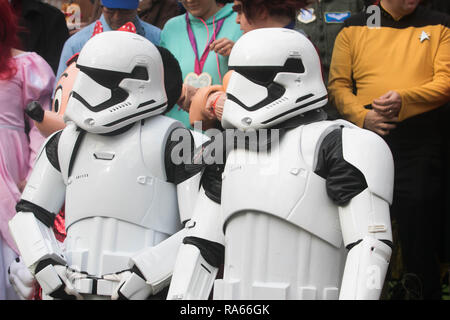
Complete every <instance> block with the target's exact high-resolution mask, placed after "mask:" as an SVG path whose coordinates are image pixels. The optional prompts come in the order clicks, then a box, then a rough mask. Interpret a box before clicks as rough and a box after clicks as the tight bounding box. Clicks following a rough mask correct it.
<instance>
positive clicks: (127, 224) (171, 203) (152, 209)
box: [60, 116, 181, 275]
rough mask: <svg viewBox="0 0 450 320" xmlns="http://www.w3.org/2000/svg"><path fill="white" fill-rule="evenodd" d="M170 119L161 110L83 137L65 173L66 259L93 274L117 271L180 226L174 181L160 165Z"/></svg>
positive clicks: (171, 122) (64, 169) (162, 160)
mask: <svg viewBox="0 0 450 320" xmlns="http://www.w3.org/2000/svg"><path fill="white" fill-rule="evenodd" d="M174 125H175V124H174V121H172V120H169V119H168V118H165V117H162V116H160V117H154V118H151V119H149V120H147V121H146V122H145V124H142V123H140V122H139V123H136V124H135V125H134V126H133V127H132V128H130V129H128V130H127V131H125V132H123V133H121V134H118V135H113V136H107V135H98V134H90V133H86V134H85V136H84V137H83V138H82V139H81V142H80V143H79V147H78V150H76V154H75V155H73V156H72V157H73V160H72V161H73V165H72V168H71V170H70V173H69V174H68V175H67V176H66V185H67V189H66V204H65V208H66V229H67V239H66V241H65V245H66V249H67V252H66V254H67V259H68V262H69V264H71V265H75V266H77V267H78V268H80V269H81V270H82V271H86V272H88V273H89V274H94V275H103V274H106V273H111V272H117V271H118V270H120V268H125V269H126V268H127V262H128V257H129V256H130V255H132V254H134V253H136V252H137V251H138V250H141V249H143V248H145V247H148V246H154V245H155V244H157V243H159V242H160V241H162V240H164V239H165V238H167V237H168V236H169V235H171V234H173V233H175V232H176V231H178V230H179V229H180V228H181V226H180V222H179V215H178V209H177V197H176V187H175V185H174V184H172V183H168V182H166V181H165V180H166V176H165V169H164V168H165V167H164V148H165V142H166V139H167V135H168V133H169V132H170V129H171V128H173V127H174ZM64 138H66V139H67V137H61V139H64ZM60 145H61V143H60ZM74 152H75V151H74ZM64 166H65V167H64ZM67 166H69V163H68V162H65V163H64V164H63V165H62V168H61V169H62V172H69V169H68V168H67Z"/></svg>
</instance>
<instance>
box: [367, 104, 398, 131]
mask: <svg viewBox="0 0 450 320" xmlns="http://www.w3.org/2000/svg"><path fill="white" fill-rule="evenodd" d="M395 122H398V117H385V116H383V115H382V114H380V113H378V112H377V111H375V110H369V112H367V114H366V118H365V119H364V126H363V127H364V128H365V129H368V130H371V131H373V132H375V133H377V134H379V135H380V136H386V135H388V134H389V132H390V131H391V130H393V129H395V128H396V124H395Z"/></svg>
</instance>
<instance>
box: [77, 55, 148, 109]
mask: <svg viewBox="0 0 450 320" xmlns="http://www.w3.org/2000/svg"><path fill="white" fill-rule="evenodd" d="M77 67H78V69H80V72H81V73H83V74H84V75H85V76H87V77H89V78H90V80H92V81H87V82H88V83H87V84H88V85H89V86H94V87H97V90H98V91H97V92H103V93H104V94H103V95H102V96H103V99H104V101H96V102H91V103H93V104H94V105H93V104H91V103H90V102H89V97H83V96H82V95H81V94H79V93H78V92H77V91H75V90H74V91H72V96H73V98H74V99H77V100H78V101H80V102H81V103H82V104H83V105H84V106H85V107H86V108H88V109H89V110H90V111H92V112H100V111H102V110H105V109H107V108H109V107H111V106H114V105H118V104H120V103H122V102H124V101H126V100H127V98H128V96H129V93H128V92H127V91H125V90H124V89H123V88H121V87H120V86H119V84H120V83H121V82H122V80H124V79H136V80H144V81H146V80H148V79H149V77H148V72H147V68H145V67H144V66H136V67H135V68H134V69H133V71H132V72H131V73H126V72H118V71H111V70H104V69H96V68H91V67H86V66H82V65H79V64H78V65H77ZM91 88H92V87H91Z"/></svg>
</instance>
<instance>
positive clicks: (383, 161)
mask: <svg viewBox="0 0 450 320" xmlns="http://www.w3.org/2000/svg"><path fill="white" fill-rule="evenodd" d="M333 136H334V138H333ZM327 138H328V139H327ZM327 138H326V139H325V140H324V143H325V144H326V143H330V142H334V143H333V144H334V146H339V145H341V146H342V147H341V148H339V147H335V150H334V151H335V152H334V153H335V156H334V158H335V160H336V159H338V158H340V160H339V161H335V162H334V166H335V167H338V168H340V169H342V168H344V166H346V167H347V168H348V169H346V171H345V172H346V174H345V175H341V177H340V178H336V179H334V180H333V178H332V176H333V173H332V174H331V175H330V176H331V178H330V180H329V181H327V187H328V193H329V194H332V195H333V196H332V198H334V199H333V200H335V201H336V202H338V205H339V207H338V208H339V218H340V223H341V229H342V235H343V239H344V245H345V246H346V248H347V249H348V250H349V251H348V255H347V260H346V263H345V269H344V275H343V279H342V285H341V291H340V296H339V298H340V299H342V300H347V299H352V300H353V299H363V300H368V299H379V297H380V294H381V290H382V288H383V284H384V279H385V276H386V272H387V269H388V266H389V259H390V256H391V252H392V249H391V247H392V230H391V222H390V221H391V220H390V215H389V204H390V203H391V202H392V193H393V175H394V166H393V160H392V155H391V152H390V150H389V148H388V146H387V145H386V144H385V143H384V141H383V140H382V139H381V138H380V137H379V136H377V135H376V134H374V133H372V132H370V131H367V130H360V129H351V128H343V129H342V130H336V131H334V132H332V133H331V134H330V135H329V137H327ZM340 139H342V140H341V141H339V140H340ZM339 149H340V150H339ZM337 150H339V151H337ZM336 151H337V152H336ZM339 154H341V155H339ZM329 158H333V157H332V156H330V157H329ZM336 163H340V164H337V165H336ZM330 167H331V166H330ZM341 173H342V171H341ZM336 176H339V175H338V174H336ZM342 185H343V187H342ZM339 186H341V188H339ZM339 189H341V190H339ZM352 189H353V190H352ZM343 190H346V191H343ZM349 190H352V191H349Z"/></svg>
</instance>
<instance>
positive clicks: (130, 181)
mask: <svg viewBox="0 0 450 320" xmlns="http://www.w3.org/2000/svg"><path fill="white" fill-rule="evenodd" d="M77 67H78V69H79V74H78V76H77V78H76V80H75V83H74V86H73V89H72V93H71V97H70V98H69V102H68V106H67V110H66V112H65V115H64V119H65V121H66V123H67V127H66V128H65V129H63V130H61V131H58V132H56V133H55V134H53V135H51V136H50V137H49V138H48V140H47V142H46V143H45V146H44V147H43V149H42V150H41V152H40V154H39V157H38V159H37V161H36V163H35V166H34V170H33V172H32V175H31V177H30V179H29V181H28V184H27V186H26V188H25V190H24V192H23V195H22V198H21V200H20V202H19V203H18V204H17V207H16V209H17V212H18V213H17V215H16V216H15V217H14V218H13V219H12V220H11V221H10V224H9V225H10V230H11V233H12V234H13V237H14V239H15V241H16V243H17V245H18V248H19V250H20V253H21V255H22V258H23V261H24V263H25V265H26V266H27V267H28V268H29V270H30V271H31V273H32V274H33V276H34V277H35V278H36V279H37V281H38V282H39V284H40V286H41V287H42V290H43V293H44V295H45V296H49V297H52V298H57V299H75V298H76V299H83V298H84V299H109V298H113V299H120V298H126V299H145V298H148V297H149V296H153V297H155V295H157V294H158V293H159V292H161V290H162V289H164V288H165V287H167V284H168V281H170V276H171V271H172V269H173V264H174V262H175V258H176V253H177V250H178V247H179V245H180V243H181V240H182V239H183V233H184V232H185V231H184V229H183V228H182V223H183V222H184V221H185V220H188V216H189V213H190V212H191V210H192V208H191V205H190V204H189V200H190V199H191V198H193V197H195V196H196V194H197V192H198V185H199V180H198V179H199V178H198V176H199V175H198V174H196V172H187V171H185V170H182V168H181V167H180V166H177V165H176V164H174V162H173V161H171V153H172V151H173V149H174V147H176V145H177V144H178V143H179V142H180V141H181V140H182V139H180V136H183V134H184V137H187V138H186V139H189V141H188V142H189V143H192V149H193V148H194V144H193V136H192V134H191V133H190V131H188V130H187V129H184V128H183V127H182V124H181V123H180V122H178V121H175V120H173V119H170V118H167V117H165V116H163V115H161V113H163V112H164V111H166V110H167V108H169V109H170V107H171V106H173V105H174V104H175V102H176V100H177V99H178V97H179V95H180V93H181V83H182V81H181V72H180V70H179V66H178V63H177V62H176V60H175V58H174V57H173V56H172V55H171V54H170V53H169V52H168V51H167V50H165V49H163V48H157V47H155V46H154V45H153V44H152V43H151V42H150V41H148V40H146V39H145V38H143V37H141V36H139V35H136V34H132V33H128V32H122V31H111V32H106V33H102V34H98V35H96V36H95V37H93V38H92V39H90V40H89V41H88V42H87V43H86V45H85V46H84V47H83V49H82V51H81V52H80V55H79V58H78V61H77ZM169 78H170V79H169ZM166 92H167V94H166ZM185 142H186V141H185ZM193 186H194V187H193ZM195 186H196V187H195ZM64 202H65V210H66V231H67V238H66V240H65V242H64V248H61V247H60V245H59V244H58V242H57V241H56V239H55V236H54V233H53V231H52V229H51V227H52V224H53V221H54V218H55V215H56V214H57V213H58V211H59V210H60V208H61V206H62V204H63V203H64ZM178 204H180V206H181V204H183V205H182V206H181V207H182V208H181V209H179V208H178ZM180 217H181V219H180Z"/></svg>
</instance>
